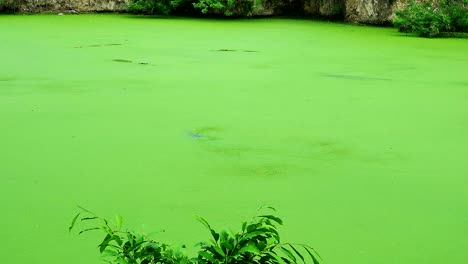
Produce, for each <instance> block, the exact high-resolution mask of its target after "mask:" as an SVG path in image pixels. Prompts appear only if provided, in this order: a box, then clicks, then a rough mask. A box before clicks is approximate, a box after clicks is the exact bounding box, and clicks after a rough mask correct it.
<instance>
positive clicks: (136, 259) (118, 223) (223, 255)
mask: <svg viewBox="0 0 468 264" xmlns="http://www.w3.org/2000/svg"><path fill="white" fill-rule="evenodd" d="M268 208H269V209H271V210H274V209H273V208H271V207H268ZM80 209H81V211H80V212H79V213H78V214H77V215H76V216H75V217H74V218H73V220H72V223H71V225H70V227H69V231H70V232H71V231H72V230H73V228H74V227H75V226H76V225H77V224H78V223H83V222H92V223H93V224H92V226H91V227H88V228H83V229H81V231H79V232H78V234H82V233H85V232H89V231H92V230H100V231H101V232H103V233H104V239H103V240H102V242H101V243H100V244H99V246H98V248H99V251H100V252H101V254H102V256H103V257H104V258H105V260H106V261H107V262H108V263H112V264H176V263H177V264H280V263H281V264H295V263H308V262H310V261H311V262H312V263H314V264H319V263H320V262H319V256H318V254H317V253H316V251H315V250H314V249H313V248H311V247H309V246H307V245H302V244H291V243H280V235H279V233H278V229H277V226H278V225H282V224H283V221H282V220H281V219H280V218H278V217H276V216H275V215H272V214H262V215H258V213H257V216H255V217H254V218H253V219H252V220H251V221H249V222H243V223H242V227H241V230H240V231H239V232H237V233H232V232H227V231H221V232H217V231H215V230H214V229H213V228H212V227H211V225H210V224H209V223H208V222H207V221H206V220H205V219H203V218H201V217H197V219H198V220H199V221H200V222H201V223H202V224H203V225H204V226H205V227H206V228H207V229H208V230H209V232H210V234H211V236H212V238H213V239H211V240H210V241H208V242H201V243H199V247H200V248H199V250H198V254H197V256H196V257H192V258H189V257H188V256H186V255H185V254H184V253H183V252H182V250H181V249H180V248H178V249H174V248H173V247H171V246H170V245H168V244H165V243H161V242H158V241H156V240H153V239H151V238H149V237H148V236H145V235H142V234H138V233H135V232H132V231H122V230H121V227H122V218H121V217H120V216H117V217H116V219H115V224H113V225H111V224H110V223H109V221H108V220H106V219H104V218H101V217H99V216H97V215H95V214H94V213H92V212H90V211H88V210H86V209H84V208H82V207H80ZM261 211H263V209H262V208H261V209H259V212H261ZM83 224H84V223H83ZM182 248H184V246H183V247H182Z"/></svg>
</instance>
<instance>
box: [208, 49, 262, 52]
mask: <svg viewBox="0 0 468 264" xmlns="http://www.w3.org/2000/svg"><path fill="white" fill-rule="evenodd" d="M210 51H217V52H236V51H241V52H260V51H258V50H235V49H218V50H210Z"/></svg>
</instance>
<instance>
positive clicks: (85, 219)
mask: <svg viewBox="0 0 468 264" xmlns="http://www.w3.org/2000/svg"><path fill="white" fill-rule="evenodd" d="M98 218H99V217H97V216H92V217H83V218H81V220H80V221H87V220H94V219H98Z"/></svg>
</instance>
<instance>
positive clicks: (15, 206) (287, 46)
mask: <svg viewBox="0 0 468 264" xmlns="http://www.w3.org/2000/svg"><path fill="white" fill-rule="evenodd" d="M467 50H468V40H467V39H421V38H416V37H410V36H404V35H402V34H399V33H398V32H396V30H395V29H391V28H376V27H364V26H352V25H348V24H341V23H327V22H317V21H308V20H293V19H258V20H210V19H204V20H202V19H186V18H144V17H132V16H127V15H79V16H66V15H65V16H57V15H35V16H20V15H19V16H0V190H1V192H0V208H1V211H2V216H1V218H0V235H1V241H0V252H1V255H2V261H1V262H2V263H5V264H23V263H44V264H46V263H47V264H63V263H66V264H84V263H86V264H97V263H102V262H101V260H100V259H99V253H98V250H97V248H96V246H97V244H98V243H99V239H100V238H101V234H91V233H90V234H89V235H86V236H77V235H73V234H72V235H70V234H68V230H67V228H68V226H69V223H70V221H71V218H72V217H73V216H74V214H75V213H77V212H78V209H77V208H76V207H75V205H81V206H84V207H86V208H88V209H90V210H92V211H94V212H96V213H98V214H100V215H102V216H105V217H109V218H112V217H113V216H114V215H115V214H121V215H122V216H123V217H124V221H125V225H126V226H127V227H128V228H131V229H133V230H137V231H141V232H154V231H156V232H158V233H157V234H156V235H155V237H157V238H158V239H161V240H163V241H166V242H170V243H176V244H186V245H187V246H188V247H189V248H192V245H193V244H195V243H196V242H198V241H200V240H204V239H207V238H208V237H209V234H208V233H207V232H206V231H205V229H204V227H203V226H202V225H201V224H200V223H198V222H197V221H196V220H195V219H194V217H193V216H194V215H201V216H203V217H205V218H206V219H208V220H209V221H210V222H211V223H212V224H213V226H214V227H216V228H239V227H240V222H241V220H243V219H248V218H250V217H251V216H252V215H254V214H255V212H256V209H257V208H258V207H259V206H261V205H263V204H266V205H271V206H274V207H276V208H277V209H278V215H279V216H281V217H282V218H283V220H284V221H285V226H284V227H282V229H281V232H282V233H283V236H282V239H283V240H285V241H293V242H301V243H307V244H309V245H311V246H313V247H315V248H316V249H317V250H318V251H319V253H320V254H321V256H322V257H323V258H324V259H325V261H326V263H328V264H345V263H346V264H349V263H359V264H396V263H398V264H415V263H425V264H440V263H450V264H466V263H468V251H467V248H468V236H467V234H468V206H467V202H468V51H467Z"/></svg>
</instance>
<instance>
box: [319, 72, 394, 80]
mask: <svg viewBox="0 0 468 264" xmlns="http://www.w3.org/2000/svg"><path fill="white" fill-rule="evenodd" d="M320 76H322V77H329V78H337V79H346V80H376V81H391V79H387V78H378V77H366V76H359V75H345V74H330V73H322V74H320Z"/></svg>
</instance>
